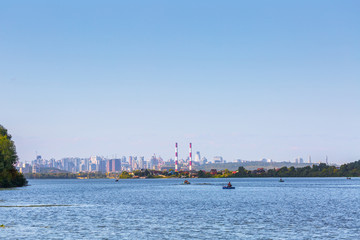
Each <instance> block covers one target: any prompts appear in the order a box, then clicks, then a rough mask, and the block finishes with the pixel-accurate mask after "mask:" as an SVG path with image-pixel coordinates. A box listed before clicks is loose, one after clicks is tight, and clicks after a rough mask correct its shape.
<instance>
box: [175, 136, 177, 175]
mask: <svg viewBox="0 0 360 240" xmlns="http://www.w3.org/2000/svg"><path fill="white" fill-rule="evenodd" d="M177 171H178V145H177V143H175V172H177Z"/></svg>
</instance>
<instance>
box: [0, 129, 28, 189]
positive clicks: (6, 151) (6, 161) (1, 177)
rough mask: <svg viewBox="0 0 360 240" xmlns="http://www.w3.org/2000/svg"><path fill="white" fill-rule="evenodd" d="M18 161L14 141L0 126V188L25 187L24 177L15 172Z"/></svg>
mask: <svg viewBox="0 0 360 240" xmlns="http://www.w3.org/2000/svg"><path fill="white" fill-rule="evenodd" d="M17 161H18V156H17V154H16V148H15V144H14V141H12V140H11V135H10V134H8V132H7V129H6V128H4V127H3V126H2V125H0V188H12V187H22V186H26V185H27V180H26V179H25V177H24V175H23V174H22V173H20V172H18V171H17V170H16V168H15V167H14V165H15V164H16V162H17Z"/></svg>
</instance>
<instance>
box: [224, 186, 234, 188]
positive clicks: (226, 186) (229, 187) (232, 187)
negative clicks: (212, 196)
mask: <svg viewBox="0 0 360 240" xmlns="http://www.w3.org/2000/svg"><path fill="white" fill-rule="evenodd" d="M223 189H235V187H232V186H231V187H229V186H223Z"/></svg>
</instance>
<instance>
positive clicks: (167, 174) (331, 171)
mask: <svg viewBox="0 0 360 240" xmlns="http://www.w3.org/2000/svg"><path fill="white" fill-rule="evenodd" d="M25 177H26V178H29V179H101V178H110V179H144V178H189V177H190V178H263V177H273V178H283V177H347V178H350V177H360V160H358V161H356V162H351V163H346V164H343V165H341V166H340V167H339V168H337V167H335V166H330V165H326V164H325V163H320V164H319V165H313V166H312V167H310V166H306V167H301V168H295V167H289V168H288V167H282V168H277V169H275V168H274V169H268V170H265V169H263V168H258V169H257V170H247V169H245V168H244V167H241V166H240V167H239V168H238V170H237V171H229V170H227V169H225V170H221V171H217V170H216V169H212V170H211V171H209V172H205V171H202V170H199V171H192V172H189V171H180V172H175V171H174V170H171V169H170V170H169V171H158V170H149V169H145V170H136V171H133V172H126V171H123V172H121V173H106V174H105V173H100V172H89V173H88V172H81V173H27V174H25Z"/></svg>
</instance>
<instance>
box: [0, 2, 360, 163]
mask: <svg viewBox="0 0 360 240" xmlns="http://www.w3.org/2000/svg"><path fill="white" fill-rule="evenodd" d="M359 23H360V2H359V1H350V0H349V1H340V0H339V1H331V0H323V1H321V0H318V1H310V0H309V1H305V0H302V1H288V0H284V1H210V0H206V1H192V0H187V1H186V0H185V1H183V0H182V1H167V0H164V1H136V0H135V1H134V0H132V1H89V0H86V1H85V0H84V1H80V0H79V1H70V0H69V1H48V0H44V1H37V0H34V1H17V0H5V1H1V2H0V83H1V85H0V96H1V108H0V109H1V110H0V124H2V125H4V126H5V127H6V128H8V130H9V131H10V133H11V134H12V135H13V137H14V140H15V143H16V146H17V151H18V154H19V156H20V160H21V161H25V160H26V161H30V160H32V159H34V158H35V152H36V151H37V152H38V154H41V155H43V157H45V158H51V157H54V158H56V159H59V158H61V157H66V156H79V157H89V156H90V155H95V154H98V155H103V156H109V157H110V156H113V155H114V154H117V155H118V156H119V155H126V156H128V155H144V156H145V157H146V158H148V157H150V156H151V155H152V154H153V153H156V154H157V155H161V156H162V157H164V158H165V159H168V158H170V157H173V155H174V153H173V152H174V143H175V142H176V141H177V142H179V150H180V153H179V155H180V157H186V156H187V154H188V149H187V146H188V143H189V142H192V143H193V146H194V151H200V152H201V155H202V156H206V157H207V158H208V159H212V157H213V156H215V155H221V156H223V157H224V158H225V159H226V160H228V161H232V160H234V159H239V158H240V159H247V160H258V159H260V158H263V157H266V158H272V159H273V160H275V161H283V160H291V161H293V160H294V158H295V157H298V156H301V157H303V158H305V159H307V156H308V155H311V156H312V159H313V161H319V160H321V161H324V160H325V156H326V155H328V156H329V161H330V162H336V163H343V162H350V161H355V160H358V159H360V151H359V150H360V148H359V146H360V128H359V123H360V111H359V110H360V27H359Z"/></svg>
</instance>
